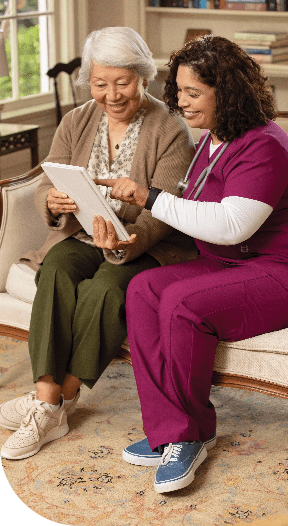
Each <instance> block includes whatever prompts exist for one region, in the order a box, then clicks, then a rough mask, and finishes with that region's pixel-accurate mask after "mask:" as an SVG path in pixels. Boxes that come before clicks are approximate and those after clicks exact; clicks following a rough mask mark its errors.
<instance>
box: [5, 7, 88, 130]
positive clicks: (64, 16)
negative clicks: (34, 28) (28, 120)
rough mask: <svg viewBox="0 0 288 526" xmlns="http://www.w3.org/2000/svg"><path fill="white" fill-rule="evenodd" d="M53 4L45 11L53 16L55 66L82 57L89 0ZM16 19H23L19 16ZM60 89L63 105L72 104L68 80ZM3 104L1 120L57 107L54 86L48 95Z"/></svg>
mask: <svg viewBox="0 0 288 526" xmlns="http://www.w3.org/2000/svg"><path fill="white" fill-rule="evenodd" d="M50 2H51V5H50V10H49V11H48V12H46V13H45V15H47V14H48V13H49V14H50V16H51V50H50V56H51V63H52V65H54V64H56V63H57V62H69V61H70V60H72V59H73V58H75V57H76V53H77V52H78V56H79V53H80V54H81V52H82V44H83V41H84V39H85V38H86V36H87V34H88V12H87V8H88V0H81V2H71V0H57V1H55V0H50ZM79 4H81V5H79ZM52 8H53V9H52ZM36 16H39V15H36ZM11 17H15V15H11V16H10V15H9V16H8V17H5V18H6V19H7V18H11ZM23 17H25V15H24V14H23V16H21V18H23ZM17 18H20V17H18V16H17ZM26 18H27V16H26ZM2 19H4V17H1V19H0V20H2ZM75 19H76V20H77V23H78V31H76V29H75ZM16 23H17V19H16ZM60 28H61V30H60ZM77 50H79V51H77ZM59 88H60V89H59V91H60V92H61V103H62V104H70V103H71V102H72V96H71V90H70V86H69V79H68V78H67V79H66V78H63V79H61V81H60V83H59ZM1 105H2V106H3V110H2V112H1V120H6V119H10V118H14V117H17V116H23V115H27V114H28V115H29V114H31V113H34V112H39V111H43V110H47V109H50V108H53V107H54V106H55V102H54V90H53V87H52V86H51V91H50V92H49V93H39V94H35V95H28V96H25V97H19V98H18V99H15V100H3V101H1Z"/></svg>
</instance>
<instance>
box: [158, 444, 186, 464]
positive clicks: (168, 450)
mask: <svg viewBox="0 0 288 526" xmlns="http://www.w3.org/2000/svg"><path fill="white" fill-rule="evenodd" d="M181 450H182V444H172V443H170V444H168V445H167V446H165V447H164V453H163V456H162V460H161V464H162V465H163V466H166V464H168V462H177V460H178V458H179V455H180V453H181Z"/></svg>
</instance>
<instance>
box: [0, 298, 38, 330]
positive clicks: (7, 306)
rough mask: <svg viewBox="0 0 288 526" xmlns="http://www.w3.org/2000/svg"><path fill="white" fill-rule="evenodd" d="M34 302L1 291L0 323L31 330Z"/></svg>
mask: <svg viewBox="0 0 288 526" xmlns="http://www.w3.org/2000/svg"><path fill="white" fill-rule="evenodd" d="M31 311H32V304H31V303H26V302H25V301H21V300H18V299H17V298H13V296H10V294H8V293H7V292H0V325H1V324H3V325H8V326H10V327H16V328H17V329H24V330H25V331H29V326H30V318H31Z"/></svg>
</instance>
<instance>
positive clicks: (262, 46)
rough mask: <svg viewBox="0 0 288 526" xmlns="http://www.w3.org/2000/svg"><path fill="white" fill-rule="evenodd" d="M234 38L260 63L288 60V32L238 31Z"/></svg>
mask: <svg viewBox="0 0 288 526" xmlns="http://www.w3.org/2000/svg"><path fill="white" fill-rule="evenodd" d="M234 39H235V42H236V43H237V44H238V45H239V46H241V47H242V48H243V49H245V51H246V52H247V53H249V55H251V57H252V58H254V60H255V61H256V62H258V63H259V64H272V63H274V62H282V61H285V60H288V33H282V32H277V31H275V32H273V33H264V32H252V31H237V32H236V33H234Z"/></svg>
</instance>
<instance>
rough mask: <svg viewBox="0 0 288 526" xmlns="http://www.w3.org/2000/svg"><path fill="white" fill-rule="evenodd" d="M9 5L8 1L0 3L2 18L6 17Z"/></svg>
mask: <svg viewBox="0 0 288 526" xmlns="http://www.w3.org/2000/svg"><path fill="white" fill-rule="evenodd" d="M7 4H8V1H7V0H6V2H0V16H1V15H5V11H6V8H7Z"/></svg>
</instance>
